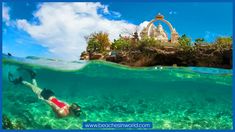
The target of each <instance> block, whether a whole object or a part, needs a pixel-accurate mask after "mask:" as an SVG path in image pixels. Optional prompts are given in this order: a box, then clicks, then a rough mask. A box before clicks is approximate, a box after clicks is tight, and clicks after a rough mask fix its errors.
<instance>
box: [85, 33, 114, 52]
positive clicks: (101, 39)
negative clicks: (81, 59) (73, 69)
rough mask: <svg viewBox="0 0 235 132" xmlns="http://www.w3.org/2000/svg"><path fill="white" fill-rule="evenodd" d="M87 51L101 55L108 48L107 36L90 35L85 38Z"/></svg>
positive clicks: (105, 34) (100, 34)
mask: <svg viewBox="0 0 235 132" xmlns="http://www.w3.org/2000/svg"><path fill="white" fill-rule="evenodd" d="M86 39H87V43H88V46H87V51H88V52H98V53H103V52H105V51H106V50H107V48H109V47H110V45H111V44H110V41H109V35H108V34H107V33H104V32H99V33H92V34H91V35H90V36H88V37H87V38H86Z"/></svg>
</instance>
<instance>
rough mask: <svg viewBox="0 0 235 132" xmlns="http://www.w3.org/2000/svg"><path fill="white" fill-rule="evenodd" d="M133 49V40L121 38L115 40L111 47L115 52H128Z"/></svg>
mask: <svg viewBox="0 0 235 132" xmlns="http://www.w3.org/2000/svg"><path fill="white" fill-rule="evenodd" d="M130 47H131V39H128V38H119V39H117V40H114V42H113V43H112V45H111V48H112V49H114V50H128V49H130Z"/></svg>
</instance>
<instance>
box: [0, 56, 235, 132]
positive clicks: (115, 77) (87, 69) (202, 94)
mask: <svg viewBox="0 0 235 132" xmlns="http://www.w3.org/2000/svg"><path fill="white" fill-rule="evenodd" d="M2 66H3V67H2V68H3V70H2V71H3V75H2V76H3V80H2V81H3V106H2V112H3V114H5V115H7V116H8V117H9V118H10V120H12V122H13V123H16V122H21V123H22V124H23V126H24V127H25V129H83V128H82V122H87V121H92V122H97V121H99V122H109V121H110V122H111V121H112V122H133V121H135V122H152V123H153V129H232V123H233V122H232V70H226V69H216V68H206V67H200V68H199V67H178V68H176V67H149V68H130V67H126V66H121V65H117V64H113V63H108V62H103V61H90V62H86V61H81V62H80V61H79V62H65V61H61V60H48V59H42V58H28V59H23V58H14V57H13V58H9V57H4V58H3V65H2ZM18 67H25V68H30V69H34V70H35V71H36V73H37V81H38V85H39V86H40V87H41V88H49V89H52V90H53V91H54V92H55V93H56V96H57V97H58V98H59V99H60V100H63V101H66V102H68V103H72V102H77V103H78V104H79V105H80V106H81V107H82V110H83V114H82V115H81V116H80V117H79V118H77V117H66V118H63V119H58V118H56V117H55V115H54V113H53V111H52V110H51V108H50V107H49V106H48V105H47V104H46V103H44V102H42V101H41V100H38V99H37V97H36V96H35V95H34V93H33V92H32V91H31V90H30V89H29V88H27V87H25V86H22V85H13V84H10V83H9V82H8V80H7V74H8V72H12V73H14V74H15V75H18V74H20V75H21V76H23V78H24V79H25V80H28V81H30V80H29V76H28V75H27V74H26V73H24V72H21V73H18V72H17V71H16V69H17V68H18Z"/></svg>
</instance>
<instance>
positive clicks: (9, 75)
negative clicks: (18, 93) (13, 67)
mask: <svg viewBox="0 0 235 132" xmlns="http://www.w3.org/2000/svg"><path fill="white" fill-rule="evenodd" d="M8 80H9V81H10V82H12V83H13V84H15V85H16V84H20V83H22V81H23V78H22V77H18V78H14V77H13V74H12V73H10V72H9V73H8Z"/></svg>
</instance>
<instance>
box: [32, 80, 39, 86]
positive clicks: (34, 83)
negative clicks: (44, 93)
mask: <svg viewBox="0 0 235 132" xmlns="http://www.w3.org/2000/svg"><path fill="white" fill-rule="evenodd" d="M32 83H33V85H34V86H36V87H37V86H38V83H37V80H36V79H35V78H33V79H32Z"/></svg>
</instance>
